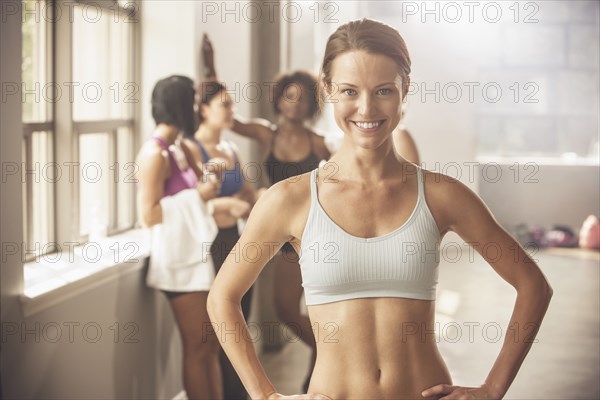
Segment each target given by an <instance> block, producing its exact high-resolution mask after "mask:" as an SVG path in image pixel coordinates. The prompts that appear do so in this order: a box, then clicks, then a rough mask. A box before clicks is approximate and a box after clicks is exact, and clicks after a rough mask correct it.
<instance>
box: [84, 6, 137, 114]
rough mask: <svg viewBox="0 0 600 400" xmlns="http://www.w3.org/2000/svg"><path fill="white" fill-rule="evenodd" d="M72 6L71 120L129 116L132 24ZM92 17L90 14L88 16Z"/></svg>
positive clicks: (132, 96)
mask: <svg viewBox="0 0 600 400" xmlns="http://www.w3.org/2000/svg"><path fill="white" fill-rule="evenodd" d="M94 10H95V8H94V7H86V8H84V7H75V12H74V18H73V19H74V21H73V81H74V82H75V83H74V84H75V85H77V86H76V88H75V90H74V104H73V119H74V120H76V121H83V120H104V119H129V118H131V117H132V105H133V100H134V99H135V98H136V96H137V95H138V94H137V87H136V85H135V84H134V82H133V79H132V67H133V63H132V61H131V60H132V55H133V50H132V34H131V31H132V26H133V24H132V23H129V22H126V18H125V17H126V16H125V15H119V16H115V15H114V11H110V12H108V11H106V10H103V11H99V8H98V11H94ZM92 14H93V15H92Z"/></svg>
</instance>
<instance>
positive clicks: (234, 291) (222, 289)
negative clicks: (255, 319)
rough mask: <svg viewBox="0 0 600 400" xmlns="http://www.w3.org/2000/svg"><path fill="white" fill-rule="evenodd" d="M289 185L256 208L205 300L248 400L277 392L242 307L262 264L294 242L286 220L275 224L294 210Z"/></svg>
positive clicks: (283, 184)
mask: <svg viewBox="0 0 600 400" xmlns="http://www.w3.org/2000/svg"><path fill="white" fill-rule="evenodd" d="M289 185H290V183H289V182H285V181H282V182H280V183H278V184H276V185H274V186H273V187H272V188H271V189H270V190H268V191H267V193H265V194H264V195H263V196H262V197H261V198H260V200H259V201H258V202H257V203H256V205H255V206H254V208H253V209H252V212H251V213H250V217H249V219H248V223H247V224H246V226H245V228H244V231H243V233H242V236H241V237H240V239H239V241H238V245H239V249H238V251H236V252H235V254H234V253H230V255H229V256H228V257H227V259H226V260H225V262H224V264H223V266H222V267H221V270H220V271H219V274H218V275H217V277H216V279H215V281H214V283H213V285H212V287H211V289H210V292H209V296H208V313H209V315H210V319H211V321H212V322H213V323H214V324H216V325H215V328H216V331H217V332H216V333H217V335H218V338H219V340H220V341H221V344H222V346H223V349H224V350H225V353H226V354H227V356H228V357H229V359H230V360H231V363H232V365H233V366H234V368H235V370H236V372H237V374H238V375H239V377H240V379H241V380H242V383H243V384H244V386H245V388H246V390H247V391H248V393H249V394H250V397H251V398H252V399H266V398H268V397H269V396H270V395H272V394H274V393H276V390H275V388H274V386H273V384H272V383H271V382H270V381H269V379H268V378H267V375H266V374H265V371H264V370H263V368H262V366H261V364H260V362H259V360H258V357H257V356H256V352H255V351H254V345H253V343H252V340H251V337H250V335H249V333H248V329H247V326H246V323H245V321H244V316H243V314H242V311H241V307H240V302H241V299H242V296H243V295H244V294H245V293H246V292H247V291H248V289H249V288H250V286H252V284H253V282H254V281H255V280H256V278H257V277H258V275H259V273H260V272H261V270H262V269H263V268H264V266H265V265H266V263H267V262H268V261H269V260H270V259H271V258H272V257H273V255H274V254H275V253H276V252H277V251H278V250H279V248H281V246H282V245H283V244H284V243H285V242H286V241H288V240H290V239H291V238H292V236H291V234H290V229H289V226H288V224H289V223H288V222H287V219H285V218H273V215H289V214H290V212H291V210H292V209H291V208H290V206H289V204H290V203H291V202H293V200H292V199H290V196H289V195H288V192H289V188H288V187H287V186H289ZM292 205H293V203H292ZM233 332H235V335H234V334H232V333H233ZM226 333H227V334H226Z"/></svg>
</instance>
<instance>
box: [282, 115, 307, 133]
mask: <svg viewBox="0 0 600 400" xmlns="http://www.w3.org/2000/svg"><path fill="white" fill-rule="evenodd" d="M277 128H278V130H279V131H280V132H285V133H286V134H290V135H294V134H298V133H303V132H304V130H305V129H306V128H305V126H304V121H297V120H290V119H287V118H283V117H282V118H280V119H279V123H278V124H277Z"/></svg>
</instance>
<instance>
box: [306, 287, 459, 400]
mask: <svg viewBox="0 0 600 400" xmlns="http://www.w3.org/2000/svg"><path fill="white" fill-rule="evenodd" d="M308 311H309V315H310V320H311V322H312V326H313V330H314V332H315V336H316V341H317V361H316V365H315V368H314V371H313V374H312V379H311V382H310V387H309V393H321V394H324V395H326V396H328V397H330V398H332V399H423V397H422V396H421V392H422V391H423V390H425V389H427V388H429V387H431V386H434V385H436V384H440V383H448V384H451V383H452V380H451V378H450V373H449V372H448V368H447V367H446V365H445V363H444V361H443V360H442V357H441V355H440V353H439V351H438V348H437V336H436V333H435V332H434V327H435V326H434V319H435V302H434V301H424V300H413V299H404V298H388V297H386V298H365V299H352V300H346V301H340V302H335V303H328V304H322V305H315V306H309V307H308ZM434 398H437V397H434Z"/></svg>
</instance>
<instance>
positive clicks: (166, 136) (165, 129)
mask: <svg viewBox="0 0 600 400" xmlns="http://www.w3.org/2000/svg"><path fill="white" fill-rule="evenodd" d="M154 136H158V137H159V138H161V139H162V140H164V141H165V143H167V145H169V146H170V145H172V144H174V143H175V140H177V136H179V129H178V128H177V127H176V126H173V125H167V124H158V125H157V126H156V128H155V129H154Z"/></svg>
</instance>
